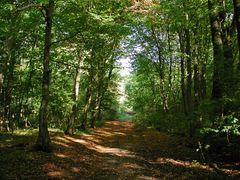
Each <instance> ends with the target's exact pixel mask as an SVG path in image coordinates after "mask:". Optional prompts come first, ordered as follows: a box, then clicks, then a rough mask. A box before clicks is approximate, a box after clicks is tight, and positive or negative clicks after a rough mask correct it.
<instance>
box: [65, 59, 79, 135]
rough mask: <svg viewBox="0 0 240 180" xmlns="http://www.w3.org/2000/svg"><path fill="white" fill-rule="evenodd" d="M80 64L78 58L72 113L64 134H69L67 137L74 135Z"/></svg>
mask: <svg viewBox="0 0 240 180" xmlns="http://www.w3.org/2000/svg"><path fill="white" fill-rule="evenodd" d="M81 62H82V57H80V59H79V61H78V67H77V69H76V75H75V81H74V87H73V95H72V96H73V105H72V111H71V114H70V117H69V118H68V124H67V129H66V131H65V134H69V135H73V133H74V122H75V118H76V116H77V101H78V97H79V88H80V77H81Z"/></svg>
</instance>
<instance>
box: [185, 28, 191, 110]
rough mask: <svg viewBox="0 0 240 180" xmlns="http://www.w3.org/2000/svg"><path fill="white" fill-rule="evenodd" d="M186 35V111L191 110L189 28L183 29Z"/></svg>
mask: <svg viewBox="0 0 240 180" xmlns="http://www.w3.org/2000/svg"><path fill="white" fill-rule="evenodd" d="M185 36H186V50H185V51H186V52H185V53H186V55H187V88H186V104H187V111H188V112H191V111H192V59H191V58H192V57H191V48H190V46H191V45H190V32H189V29H187V30H185Z"/></svg>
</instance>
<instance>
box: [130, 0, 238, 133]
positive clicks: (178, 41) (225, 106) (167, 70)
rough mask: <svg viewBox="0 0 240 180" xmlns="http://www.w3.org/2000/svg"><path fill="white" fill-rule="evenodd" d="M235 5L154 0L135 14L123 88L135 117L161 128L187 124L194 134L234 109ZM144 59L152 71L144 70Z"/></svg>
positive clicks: (235, 58)
mask: <svg viewBox="0 0 240 180" xmlns="http://www.w3.org/2000/svg"><path fill="white" fill-rule="evenodd" d="M234 3H235V4H234ZM196 4H198V5H196ZM236 4H237V2H233V3H231V2H229V1H221V0H220V1H212V0H209V1H208V3H206V2H205V1H198V2H197V1H194V0H191V1H187V2H185V1H184V2H182V1H178V0H174V1H171V2H165V1H163V2H161V3H160V4H158V3H155V4H153V5H152V8H151V9H150V10H148V11H147V12H145V14H144V15H143V16H144V17H142V18H141V14H139V13H138V14H135V16H136V18H137V19H138V21H137V23H135V26H134V27H135V29H134V36H133V37H134V38H135V41H134V43H136V45H135V46H138V47H140V48H138V50H135V51H134V49H133V52H134V54H133V56H134V57H135V59H136V61H135V62H134V63H133V67H134V73H133V77H132V79H130V80H129V83H128V85H127V88H126V90H127V93H128V96H129V98H130V100H129V101H130V104H132V106H133V109H134V111H136V112H137V118H136V119H138V118H140V119H142V122H145V123H148V124H152V125H154V126H156V127H158V128H160V129H161V128H165V127H166V126H167V127H171V126H172V125H171V122H172V123H173V124H177V125H176V126H179V127H180V125H181V126H183V124H185V127H186V124H188V125H189V126H188V127H189V128H188V132H190V134H193V133H194V131H195V130H196V129H197V128H199V127H202V126H205V125H207V126H208V125H209V124H211V123H212V125H213V124H214V123H215V122H216V121H217V120H216V119H221V117H222V116H227V115H229V113H230V114H231V113H237V112H238V110H239V109H238V108H237V106H238V105H239V98H237V96H236V94H238V93H239V90H237V88H236V87H237V86H238V85H239V81H238V80H237V79H236V73H237V71H238V70H237V66H236V64H238V58H237V56H236V55H235V54H236V52H237V51H238V50H237V49H236V48H235V47H236V46H235V45H236V44H237V41H236V40H235V39H236V37H237V34H236V32H237V31H236V30H237V29H238V28H237V19H238V18H237V17H239V15H238V14H239V13H238V12H237V11H236ZM234 6H235V11H234V8H233V7H234ZM132 46H133V45H131V46H130V47H132ZM143 62H144V63H143ZM147 63H148V68H150V69H152V70H146V64H147ZM159 67H160V68H159ZM143 69H145V70H143ZM157 72H160V76H157ZM158 86H159V87H158ZM142 87H145V89H144V91H143V92H142V93H141V95H140V94H138V93H137V91H139V90H140V89H142ZM152 97H155V98H154V100H153V99H152ZM166 97H167V98H166ZM166 99H167V104H168V107H169V108H168V111H165V109H166ZM237 104H238V105H237ZM205 106H207V108H206V107H205ZM237 109H238V110H237ZM172 115H173V116H172ZM183 116H185V118H183ZM236 116H238V115H236ZM168 118H169V119H168ZM178 118H181V119H186V121H185V120H181V121H180V120H178ZM165 119H168V120H165ZM218 123H219V122H218ZM210 126H211V125H210ZM170 129H171V128H170ZM182 129H184V128H183V127H182Z"/></svg>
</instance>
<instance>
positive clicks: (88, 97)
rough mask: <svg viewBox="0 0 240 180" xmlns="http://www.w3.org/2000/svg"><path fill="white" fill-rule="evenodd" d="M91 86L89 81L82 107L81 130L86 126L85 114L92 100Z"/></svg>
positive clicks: (86, 114)
mask: <svg viewBox="0 0 240 180" xmlns="http://www.w3.org/2000/svg"><path fill="white" fill-rule="evenodd" d="M91 86H92V84H91V83H90V84H89V86H88V88H87V93H86V97H85V102H84V107H83V109H82V118H81V120H82V124H81V128H82V129H83V130H85V129H86V128H87V116H88V112H89V109H90V105H91V101H92V87H91Z"/></svg>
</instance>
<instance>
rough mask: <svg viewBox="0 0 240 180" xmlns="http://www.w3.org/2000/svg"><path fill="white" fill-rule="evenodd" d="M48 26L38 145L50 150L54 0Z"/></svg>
mask: <svg viewBox="0 0 240 180" xmlns="http://www.w3.org/2000/svg"><path fill="white" fill-rule="evenodd" d="M45 12H46V17H45V22H46V27H45V44H44V58H43V78H42V100H41V106H40V110H39V132H38V138H37V142H36V146H37V147H38V148H39V149H40V150H43V151H48V150H49V146H50V137H49V132H48V127H47V121H48V102H49V85H50V67H49V63H50V47H51V36H52V35H51V34H52V19H53V12H54V0H49V1H48V5H47V6H46V7H45Z"/></svg>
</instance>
